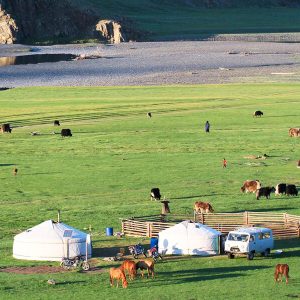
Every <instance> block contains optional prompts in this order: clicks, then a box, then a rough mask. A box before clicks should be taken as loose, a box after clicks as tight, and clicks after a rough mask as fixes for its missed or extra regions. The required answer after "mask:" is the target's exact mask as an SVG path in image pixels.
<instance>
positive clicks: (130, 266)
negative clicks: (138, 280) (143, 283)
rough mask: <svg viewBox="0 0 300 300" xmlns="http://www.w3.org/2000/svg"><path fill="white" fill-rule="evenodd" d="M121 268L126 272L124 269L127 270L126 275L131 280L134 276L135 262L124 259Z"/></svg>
mask: <svg viewBox="0 0 300 300" xmlns="http://www.w3.org/2000/svg"><path fill="white" fill-rule="evenodd" d="M120 269H121V270H123V272H124V273H126V272H125V271H126V270H127V272H128V277H129V279H130V280H133V279H134V278H135V276H136V265H135V262H134V261H132V260H125V261H124V262H123V263H122V265H121V267H120Z"/></svg>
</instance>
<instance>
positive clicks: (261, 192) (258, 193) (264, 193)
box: [256, 186, 275, 200]
mask: <svg viewBox="0 0 300 300" xmlns="http://www.w3.org/2000/svg"><path fill="white" fill-rule="evenodd" d="M272 192H275V188H274V187H273V186H272V187H269V186H267V187H261V188H260V189H258V190H257V191H256V199H257V200H259V198H260V197H262V196H264V197H266V198H267V199H270V195H271V193H272Z"/></svg>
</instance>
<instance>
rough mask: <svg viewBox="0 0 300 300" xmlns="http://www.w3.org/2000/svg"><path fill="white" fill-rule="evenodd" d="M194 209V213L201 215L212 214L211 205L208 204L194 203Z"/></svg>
mask: <svg viewBox="0 0 300 300" xmlns="http://www.w3.org/2000/svg"><path fill="white" fill-rule="evenodd" d="M194 209H195V211H196V213H199V211H200V213H201V214H203V213H204V212H205V213H213V212H214V209H213V208H212V206H211V204H210V203H208V202H202V201H196V202H195V204H194Z"/></svg>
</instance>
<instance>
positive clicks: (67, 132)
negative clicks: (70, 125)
mask: <svg viewBox="0 0 300 300" xmlns="http://www.w3.org/2000/svg"><path fill="white" fill-rule="evenodd" d="M60 134H61V136H62V137H65V136H72V133H71V130H70V129H62V130H61V132H60Z"/></svg>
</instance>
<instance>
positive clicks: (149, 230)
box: [146, 222, 152, 237]
mask: <svg viewBox="0 0 300 300" xmlns="http://www.w3.org/2000/svg"><path fill="white" fill-rule="evenodd" d="M151 225H152V223H151V222H147V233H146V236H147V237H151V234H152V226H151Z"/></svg>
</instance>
